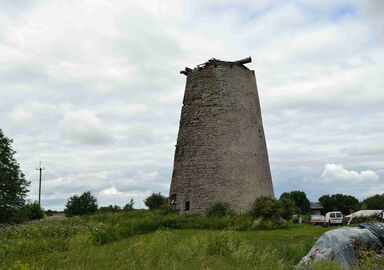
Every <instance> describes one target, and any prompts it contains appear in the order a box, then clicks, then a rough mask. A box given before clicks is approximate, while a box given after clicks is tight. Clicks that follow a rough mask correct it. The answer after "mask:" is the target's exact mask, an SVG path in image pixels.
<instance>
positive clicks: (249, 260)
mask: <svg viewBox="0 0 384 270" xmlns="http://www.w3.org/2000/svg"><path fill="white" fill-rule="evenodd" d="M326 230H327V228H322V227H311V226H308V225H289V226H288V227H287V228H286V229H281V230H261V229H260V228H257V227H255V226H254V223H253V220H252V219H251V218H250V217H249V216H227V217H220V218H219V217H206V216H182V215H177V214H166V215H163V214H159V213H158V212H156V211H152V212H151V211H141V210H135V211H128V212H118V213H102V214H96V215H91V216H83V217H72V218H65V219H64V218H63V219H61V220H54V219H52V220H49V219H46V220H40V221H33V222H29V223H26V224H21V225H13V226H2V227H1V228H0V268H1V269H292V268H293V266H294V265H295V264H296V263H297V262H298V261H299V260H300V258H301V257H302V256H303V255H304V254H305V253H306V252H307V251H308V250H309V249H310V247H311V246H312V244H313V243H314V242H315V241H316V239H317V237H318V236H319V235H320V234H322V233H323V232H325V231H326Z"/></svg>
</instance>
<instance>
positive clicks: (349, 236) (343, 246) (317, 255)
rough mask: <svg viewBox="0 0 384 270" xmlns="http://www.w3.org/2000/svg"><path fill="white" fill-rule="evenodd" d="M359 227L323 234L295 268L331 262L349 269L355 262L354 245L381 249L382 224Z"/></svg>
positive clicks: (383, 231)
mask: <svg viewBox="0 0 384 270" xmlns="http://www.w3.org/2000/svg"><path fill="white" fill-rule="evenodd" d="M360 226H361V227H354V228H349V227H342V228H339V229H335V230H331V231H328V232H326V233H324V234H323V235H321V236H320V237H319V239H318V240H317V241H316V243H315V245H314V246H313V247H312V248H311V250H310V251H309V252H308V254H307V255H306V256H304V257H303V258H302V259H301V261H300V262H299V263H298V265H297V266H296V268H297V269H306V268H307V266H308V265H309V264H310V263H311V262H314V261H319V260H331V261H336V262H339V263H340V264H342V265H343V267H344V268H345V269H349V268H350V266H351V265H352V264H353V263H354V262H356V260H357V257H356V252H355V245H356V243H358V244H359V245H361V246H365V247H367V248H372V249H377V248H382V246H383V245H382V239H383V237H382V236H384V224H382V223H381V224H376V225H372V224H362V225H360Z"/></svg>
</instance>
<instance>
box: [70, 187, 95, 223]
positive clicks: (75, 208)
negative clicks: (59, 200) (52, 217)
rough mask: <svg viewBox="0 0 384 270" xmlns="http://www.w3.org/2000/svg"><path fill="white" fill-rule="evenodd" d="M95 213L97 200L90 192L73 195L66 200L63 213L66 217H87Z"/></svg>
mask: <svg viewBox="0 0 384 270" xmlns="http://www.w3.org/2000/svg"><path fill="white" fill-rule="evenodd" d="M96 211H97V199H96V197H95V196H93V195H92V194H91V192H90V191H87V192H84V193H83V194H81V195H80V196H79V195H73V196H71V197H70V198H69V199H68V202H67V204H66V206H65V209H64V213H65V215H66V216H68V217H71V216H76V215H80V216H81V215H89V214H94V213H96Z"/></svg>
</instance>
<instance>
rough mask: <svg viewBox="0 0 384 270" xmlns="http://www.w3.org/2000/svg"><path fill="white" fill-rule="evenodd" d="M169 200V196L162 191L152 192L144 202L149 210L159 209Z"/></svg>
mask: <svg viewBox="0 0 384 270" xmlns="http://www.w3.org/2000/svg"><path fill="white" fill-rule="evenodd" d="M167 201H168V200H167V198H166V197H165V196H163V195H161V194H160V193H152V194H151V195H150V196H149V197H148V198H146V199H145V200H144V204H145V205H146V206H147V207H148V208H149V210H155V209H159V208H160V207H161V206H163V205H166V204H167Z"/></svg>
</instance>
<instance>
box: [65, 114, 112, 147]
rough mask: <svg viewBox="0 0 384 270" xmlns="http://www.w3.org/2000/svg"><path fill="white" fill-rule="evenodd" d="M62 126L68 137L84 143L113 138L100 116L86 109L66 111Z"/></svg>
mask: <svg viewBox="0 0 384 270" xmlns="http://www.w3.org/2000/svg"><path fill="white" fill-rule="evenodd" d="M60 128H61V131H62V133H63V134H64V135H65V136H66V137H68V138H70V139H74V140H78V141H80V142H82V143H96V144H98V143H104V142H106V141H108V140H109V139H110V138H111V136H110V135H109V133H108V130H107V128H106V127H105V126H104V125H103V123H102V122H101V120H100V118H99V117H97V115H96V114H95V113H94V112H91V111H86V110H80V111H76V112H68V113H66V114H65V115H64V117H63V119H62V121H61V123H60Z"/></svg>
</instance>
